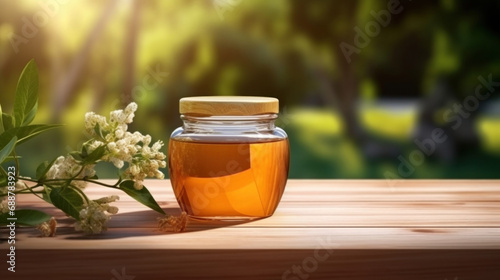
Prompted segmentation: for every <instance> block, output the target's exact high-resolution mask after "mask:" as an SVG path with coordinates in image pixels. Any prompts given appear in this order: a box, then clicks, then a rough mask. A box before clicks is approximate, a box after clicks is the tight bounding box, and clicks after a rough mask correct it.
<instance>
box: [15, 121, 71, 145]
mask: <svg viewBox="0 0 500 280" xmlns="http://www.w3.org/2000/svg"><path fill="white" fill-rule="evenodd" d="M60 126H61V125H60V124H35V125H28V126H23V127H18V128H14V129H16V135H17V138H18V139H19V140H18V141H17V144H22V143H24V142H26V141H28V140H30V139H31V138H33V137H35V136H37V135H38V134H40V133H42V132H45V131H47V130H50V129H54V128H57V127H60Z"/></svg>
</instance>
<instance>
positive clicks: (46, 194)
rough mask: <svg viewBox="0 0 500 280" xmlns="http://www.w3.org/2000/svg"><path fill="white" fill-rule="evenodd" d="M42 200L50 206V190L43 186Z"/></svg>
mask: <svg viewBox="0 0 500 280" xmlns="http://www.w3.org/2000/svg"><path fill="white" fill-rule="evenodd" d="M42 199H43V200H45V201H47V202H48V203H50V204H52V201H51V200H50V188H49V187H46V186H43V194H42Z"/></svg>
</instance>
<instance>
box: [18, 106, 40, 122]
mask: <svg viewBox="0 0 500 280" xmlns="http://www.w3.org/2000/svg"><path fill="white" fill-rule="evenodd" d="M37 111H38V101H37V102H36V104H35V106H34V107H33V108H32V109H31V111H29V112H28V113H27V114H26V116H25V117H24V121H23V124H22V125H21V126H26V125H28V124H30V123H31V122H32V121H33V120H34V119H35V116H36V112H37Z"/></svg>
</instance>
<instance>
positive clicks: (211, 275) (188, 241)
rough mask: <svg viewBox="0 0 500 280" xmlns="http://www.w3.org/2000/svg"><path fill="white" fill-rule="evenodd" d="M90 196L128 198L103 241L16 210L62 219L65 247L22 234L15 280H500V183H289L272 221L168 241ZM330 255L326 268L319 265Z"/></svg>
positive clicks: (173, 207) (152, 221)
mask: <svg viewBox="0 0 500 280" xmlns="http://www.w3.org/2000/svg"><path fill="white" fill-rule="evenodd" d="M391 183H392V182H391ZM146 185H147V186H148V189H149V190H150V191H151V193H153V195H154V196H155V198H156V199H157V200H158V201H159V202H160V205H161V206H162V207H163V208H164V209H165V210H166V212H167V213H169V214H177V213H179V209H178V205H177V202H176V201H175V197H174V196H173V193H172V190H171V186H170V185H169V183H168V181H167V180H162V181H155V180H151V181H147V182H146ZM86 192H87V193H88V194H89V195H90V197H92V198H99V197H102V196H105V195H111V194H118V195H120V197H121V199H120V201H118V202H116V203H114V205H116V206H118V207H119V208H120V212H119V214H117V215H115V216H113V217H112V219H111V221H110V224H109V226H110V229H109V230H108V231H107V232H106V233H104V234H102V235H99V236H92V237H87V236H82V235H81V234H80V233H76V232H74V230H73V228H72V223H73V221H72V220H71V219H69V218H67V217H65V216H64V215H62V214H61V212H60V211H58V210H57V209H54V208H53V207H50V205H48V204H46V203H45V202H43V201H41V200H39V199H37V198H36V197H34V196H31V195H26V196H20V197H19V198H18V207H24V208H35V209H41V210H44V211H47V212H49V213H51V214H52V215H54V216H55V217H56V218H57V219H58V225H59V227H58V235H57V236H56V237H55V238H40V237H38V233H37V232H36V230H34V229H30V228H23V229H18V231H17V243H16V246H17V250H18V255H19V257H18V263H19V267H18V268H19V271H20V273H16V275H15V276H16V278H7V279H35V276H36V275H40V274H42V275H43V274H45V275H50V276H51V278H43V279H94V278H95V279H112V278H113V274H112V273H111V271H112V270H113V269H116V270H118V271H120V270H121V269H122V267H126V269H127V272H130V274H131V275H134V276H137V278H136V279H139V278H140V279H334V278H333V277H336V278H335V279H460V280H462V279H500V278H499V277H500V181H498V180H446V181H436V180H408V181H400V182H397V183H395V184H393V185H391V184H389V183H388V182H387V181H384V180H290V181H289V183H288V185H287V188H286V190H285V194H284V196H283V199H282V202H281V204H280V206H279V207H278V209H277V210H276V213H275V215H273V216H272V217H270V218H267V219H262V220H256V221H251V222H243V223H234V222H232V223H229V222H218V223H213V222H203V221H196V220H191V221H190V224H189V226H188V228H187V231H186V232H184V233H180V234H174V233H164V232H159V231H158V230H157V229H156V219H157V218H158V217H159V215H158V214H157V213H155V212H153V211H151V210H148V209H147V208H145V207H143V206H142V205H140V204H139V203H137V202H135V201H134V200H132V199H131V198H129V197H127V196H126V195H123V194H122V193H120V192H119V191H115V190H110V189H106V188H102V187H97V186H90V187H88V189H87V190H86ZM4 233H5V230H4V229H2V236H5V234H4ZM1 242H2V248H5V250H6V248H7V244H6V241H5V239H2V241H1ZM321 250H322V252H323V253H325V252H327V253H328V258H327V259H325V260H324V261H320V260H318V259H317V258H316V259H315V254H316V253H317V252H318V251H321ZM2 255H3V254H2ZM314 260H315V262H314ZM55 263H57V264H59V265H58V266H59V267H60V269H59V270H54V269H52V268H51V266H52V265H54V264H55ZM294 265H296V266H298V267H302V270H301V271H302V273H304V274H303V275H302V276H304V275H306V274H307V278H304V277H301V275H300V274H297V273H294V272H293V271H292V270H291V269H292V267H293V266H294ZM70 268H71V269H70ZM90 268H94V269H90ZM313 268H314V269H313ZM288 270H290V273H288V274H287V271H288ZM5 271H6V268H5V269H3V270H2V271H0V275H1V276H2V277H1V279H6V278H4V277H3V275H4V274H5V273H6V272H5ZM308 271H310V272H308ZM8 276H9V277H12V275H10V274H9V275H8ZM58 277H59V278H58ZM115 279H116V276H115ZM140 279H139V280H140ZM117 280H118V279H117Z"/></svg>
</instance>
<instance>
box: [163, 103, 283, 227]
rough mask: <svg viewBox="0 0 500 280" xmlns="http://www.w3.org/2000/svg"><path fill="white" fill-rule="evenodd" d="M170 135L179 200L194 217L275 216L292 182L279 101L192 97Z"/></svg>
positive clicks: (172, 173) (171, 164)
mask: <svg viewBox="0 0 500 280" xmlns="http://www.w3.org/2000/svg"><path fill="white" fill-rule="evenodd" d="M179 105H180V106H179V107H180V113H181V119H182V120H183V122H184V125H183V126H182V127H179V128H177V129H176V130H175V131H174V132H173V133H172V135H171V136H170V141H169V145H168V166H169V172H170V180H171V182H172V187H173V190H174V193H175V197H176V198H177V201H178V202H179V205H180V207H181V209H182V210H183V211H185V212H186V213H187V214H188V215H189V216H191V217H194V218H199V219H211V220H244V219H255V218H264V217H269V216H271V215H272V214H273V213H274V211H275V210H276V207H278V203H279V201H280V200H281V196H282V195H283V191H284V189H285V184H286V181H287V177H288V165H289V143H288V136H287V134H286V133H285V131H284V130H283V129H281V128H279V127H276V126H275V124H274V122H275V120H276V119H277V117H278V115H277V113H278V111H279V105H278V99H276V98H269V97H243V96H231V97H222V96H219V97H217V96H212V97H188V98H182V99H181V100H180V102H179Z"/></svg>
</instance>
